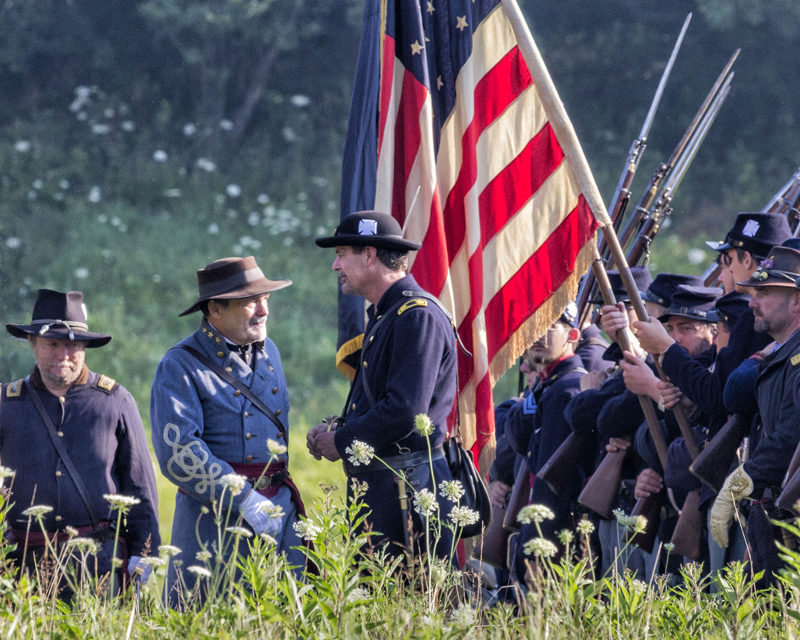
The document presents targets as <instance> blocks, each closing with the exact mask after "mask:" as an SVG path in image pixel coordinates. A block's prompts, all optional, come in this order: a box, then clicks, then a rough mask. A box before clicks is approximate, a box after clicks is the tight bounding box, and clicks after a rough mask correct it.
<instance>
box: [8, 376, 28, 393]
mask: <svg viewBox="0 0 800 640" xmlns="http://www.w3.org/2000/svg"><path fill="white" fill-rule="evenodd" d="M23 381H24V379H23V378H20V379H19V380H14V382H9V383H8V384H7V385H6V398H19V396H20V395H21V394H22V383H23Z"/></svg>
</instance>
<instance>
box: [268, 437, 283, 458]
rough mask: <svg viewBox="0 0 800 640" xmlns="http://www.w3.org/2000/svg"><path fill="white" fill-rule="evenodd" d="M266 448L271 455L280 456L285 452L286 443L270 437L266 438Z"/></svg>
mask: <svg viewBox="0 0 800 640" xmlns="http://www.w3.org/2000/svg"><path fill="white" fill-rule="evenodd" d="M267 449H269V452H270V453H271V454H272V455H273V456H282V455H283V454H284V453H286V445H285V444H281V443H280V442H278V441H277V440H273V439H272V438H267Z"/></svg>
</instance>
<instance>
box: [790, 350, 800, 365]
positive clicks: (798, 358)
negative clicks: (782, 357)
mask: <svg viewBox="0 0 800 640" xmlns="http://www.w3.org/2000/svg"><path fill="white" fill-rule="evenodd" d="M789 362H791V363H792V366H793V367H796V366H797V365H798V364H800V353H795V354H794V355H793V356H792V357H791V358H790V359H789Z"/></svg>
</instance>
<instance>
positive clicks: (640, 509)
mask: <svg viewBox="0 0 800 640" xmlns="http://www.w3.org/2000/svg"><path fill="white" fill-rule="evenodd" d="M663 503H664V491H659V492H658V493H651V494H650V495H649V496H647V497H646V498H639V499H638V500H636V504H635V505H633V511H631V515H632V516H644V517H645V518H646V519H647V526H646V527H645V530H644V531H643V532H642V533H634V534H633V535H632V536H631V537H630V538H629V539H630V541H631V543H633V544H635V545H636V546H638V547H639V548H640V549H642V550H643V551H646V552H647V553H651V552H652V551H653V545H654V544H655V541H656V536H657V535H658V525H659V523H660V522H661V505H662V504H663Z"/></svg>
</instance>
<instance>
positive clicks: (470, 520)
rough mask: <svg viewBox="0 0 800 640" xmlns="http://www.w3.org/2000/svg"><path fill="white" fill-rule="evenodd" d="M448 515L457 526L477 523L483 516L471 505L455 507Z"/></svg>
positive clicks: (462, 526) (461, 526)
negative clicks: (471, 507)
mask: <svg viewBox="0 0 800 640" xmlns="http://www.w3.org/2000/svg"><path fill="white" fill-rule="evenodd" d="M448 517H449V518H450V522H452V523H453V524H454V525H455V526H456V527H460V528H464V527H466V526H468V525H471V524H475V523H476V522H477V521H478V520H479V519H480V517H481V516H480V514H479V513H478V512H477V511H475V510H474V509H470V508H469V507H453V508H452V509H451V510H450V514H449V516H448Z"/></svg>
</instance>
